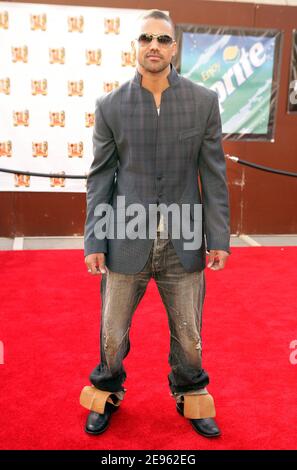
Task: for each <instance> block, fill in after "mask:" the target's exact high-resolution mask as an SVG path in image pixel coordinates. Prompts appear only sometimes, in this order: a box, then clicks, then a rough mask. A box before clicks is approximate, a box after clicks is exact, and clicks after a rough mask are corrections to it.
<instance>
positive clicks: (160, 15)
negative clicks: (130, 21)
mask: <svg viewBox="0 0 297 470" xmlns="http://www.w3.org/2000/svg"><path fill="white" fill-rule="evenodd" d="M149 18H154V19H155V20H164V21H167V23H169V24H170V26H171V28H172V32H173V35H174V36H175V25H174V23H173V21H172V19H171V18H170V16H169V15H167V14H166V13H164V12H163V11H161V10H149V11H146V12H145V13H142V15H140V17H139V18H138V19H139V20H140V21H143V20H147V19H149Z"/></svg>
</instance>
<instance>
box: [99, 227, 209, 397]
mask: <svg viewBox="0 0 297 470" xmlns="http://www.w3.org/2000/svg"><path fill="white" fill-rule="evenodd" d="M166 233H167V232H166ZM152 277H153V278H154V279H155V282H156V284H157V287H158V291H159V293H160V295H161V299H162V302H163V304H164V306H165V308H166V312H167V315H168V323H169V329H170V352H169V364H170V367H171V371H170V373H169V375H168V381H169V388H170V390H171V395H172V396H173V397H174V398H175V399H176V400H177V401H179V400H180V397H181V396H182V394H185V393H187V394H197V393H200V392H201V393H203V391H204V390H203V389H204V387H205V386H206V385H208V383H209V377H208V374H207V372H206V371H205V370H204V369H202V364H201V357H202V342H201V327H202V309H203V302H204V297H205V274H204V271H197V272H193V273H188V272H187V271H185V269H184V268H183V266H182V264H181V262H180V261H179V258H178V257H177V255H176V253H175V250H174V247H173V244H172V241H171V239H170V236H169V235H167V238H165V239H164V238H163V236H162V238H161V237H160V233H159V232H158V235H157V237H156V239H155V240H154V243H153V246H152V249H151V252H150V255H149V258H148V260H147V263H146V265H145V266H144V268H143V270H142V271H141V272H139V273H136V274H122V273H116V272H112V271H110V270H108V272H107V273H106V274H102V278H101V285H100V292H101V302H102V303H101V324H100V361H101V362H100V363H99V364H98V365H97V367H96V368H95V369H94V370H93V371H92V373H91V375H90V381H91V383H92V384H93V385H94V386H95V387H97V388H98V389H100V390H106V391H110V392H118V396H119V398H120V397H121V399H122V398H123V395H124V393H125V391H126V389H125V388H124V387H123V383H124V381H125V379H126V371H125V369H124V365H123V360H124V358H125V357H126V356H127V354H128V353H129V350H130V341H129V331H130V328H131V322H132V317H133V313H134V311H135V310H136V308H137V306H138V304H139V302H140V300H141V299H142V297H143V295H144V293H145V290H146V287H147V284H148V282H149V280H150V279H151V278H152ZM146 375H147V376H148V377H149V374H146ZM148 380H149V379H148Z"/></svg>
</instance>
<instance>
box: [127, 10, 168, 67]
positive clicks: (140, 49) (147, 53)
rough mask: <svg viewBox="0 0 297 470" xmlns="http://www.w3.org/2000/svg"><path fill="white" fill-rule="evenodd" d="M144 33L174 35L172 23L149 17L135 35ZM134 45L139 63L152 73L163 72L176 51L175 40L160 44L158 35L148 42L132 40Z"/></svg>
mask: <svg viewBox="0 0 297 470" xmlns="http://www.w3.org/2000/svg"><path fill="white" fill-rule="evenodd" d="M142 33H147V34H157V35H167V36H170V37H171V38H173V37H174V36H173V35H174V32H173V31H172V28H171V25H170V24H169V23H168V22H167V21H165V20H159V19H155V18H148V19H147V20H144V21H142V22H141V23H140V24H139V28H138V29H137V30H136V36H135V37H136V38H138V37H139V36H140V35H141V34H142ZM132 47H135V49H136V59H137V62H138V64H139V65H141V66H142V67H143V68H144V69H145V70H147V71H148V72H152V73H157V72H161V71H162V70H164V69H166V67H168V65H169V64H170V62H171V59H172V57H173V56H174V55H175V53H176V42H175V41H172V42H171V43H170V44H160V42H159V41H158V40H157V38H156V37H153V40H152V41H151V42H150V43H147V44H146V43H143V42H141V43H139V42H138V41H137V40H134V41H132Z"/></svg>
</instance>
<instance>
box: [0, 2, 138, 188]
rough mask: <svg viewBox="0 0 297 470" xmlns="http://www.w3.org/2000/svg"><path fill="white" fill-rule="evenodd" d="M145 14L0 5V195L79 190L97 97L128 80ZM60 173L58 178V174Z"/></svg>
mask: <svg viewBox="0 0 297 470" xmlns="http://www.w3.org/2000/svg"><path fill="white" fill-rule="evenodd" d="M144 11H145V10H129V9H116V8H112V9H111V8H93V7H72V6H63V5H62V6H61V5H43V4H24V3H10V2H9V3H6V2H0V167H1V168H7V169H8V168H11V169H16V170H19V171H30V172H39V173H52V174H58V177H53V178H44V177H36V176H27V175H21V174H9V173H2V172H0V191H75V192H84V191H85V190H86V180H84V179H81V180H72V179H67V178H63V174H70V175H84V174H87V172H88V170H89V167H90V165H91V162H92V158H93V156H92V131H93V123H94V109H95V101H96V98H97V97H98V96H100V95H102V94H103V93H106V92H109V91H111V90H113V89H114V88H116V87H118V86H120V85H121V84H122V83H123V82H125V81H126V80H129V79H130V78H132V77H133V75H134V74H135V67H136V60H135V57H134V54H133V51H132V49H131V40H132V39H133V38H134V37H133V23H134V22H135V20H136V19H137V17H139V15H140V14H141V13H142V12H144ZM60 174H61V177H60V176H59V175H60Z"/></svg>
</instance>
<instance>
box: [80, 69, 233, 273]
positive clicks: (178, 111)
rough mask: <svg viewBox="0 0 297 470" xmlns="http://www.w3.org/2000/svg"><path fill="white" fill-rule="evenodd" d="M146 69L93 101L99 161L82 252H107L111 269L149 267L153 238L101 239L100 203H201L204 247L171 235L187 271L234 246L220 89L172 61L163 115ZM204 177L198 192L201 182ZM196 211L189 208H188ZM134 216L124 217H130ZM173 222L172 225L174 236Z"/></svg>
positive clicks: (90, 183)
mask: <svg viewBox="0 0 297 470" xmlns="http://www.w3.org/2000/svg"><path fill="white" fill-rule="evenodd" d="M141 78H142V76H141V74H140V73H139V72H138V70H136V71H135V76H134V77H133V78H132V79H131V80H129V81H127V82H125V83H124V84H123V85H121V86H120V87H119V88H117V89H115V90H113V91H112V92H110V93H107V94H105V95H103V96H101V97H100V98H98V99H97V100H96V110H95V124H94V131H93V151H94V159H93V162H92V165H91V167H90V171H89V174H88V178H87V216H86V222H85V233H84V248H85V255H88V254H91V253H101V252H103V253H106V265H107V267H108V268H109V269H110V270H111V271H115V272H121V273H126V274H132V273H136V272H139V271H141V270H142V268H143V267H144V265H145V263H146V261H147V259H148V256H149V253H150V250H151V247H152V244H153V239H152V238H151V239H150V238H146V239H139V238H138V239H137V238H136V239H135V240H131V239H128V238H125V239H113V240H112V239H108V237H107V238H105V239H103V240H99V239H98V238H96V236H95V234H94V226H95V224H96V222H97V221H98V217H95V216H94V209H95V207H96V205H97V204H100V203H109V204H112V206H113V207H114V209H115V212H116V210H117V207H116V197H117V196H118V195H121V196H125V198H126V201H125V204H126V206H127V205H128V204H131V203H140V204H142V205H143V206H144V207H145V208H147V209H148V208H149V206H148V205H149V204H158V203H165V204H167V205H170V204H172V203H177V204H178V205H180V206H181V205H182V204H185V203H190V204H191V207H192V206H193V203H202V208H203V224H202V228H203V239H202V245H201V247H200V249H196V250H185V249H184V247H183V242H184V241H185V240H183V238H180V239H172V243H173V245H174V248H175V251H176V253H177V255H178V257H179V259H180V261H181V263H182V264H183V266H184V268H185V270H186V271H188V272H193V271H197V270H199V271H200V270H202V269H204V268H205V255H206V253H205V250H206V249H207V250H211V249H218V250H219V249H221V250H226V251H228V252H230V251H229V241H230V231H229V197H228V188H227V183H226V165H225V157H224V151H223V148H222V127H221V117H220V111H219V103H218V96H217V94H216V92H214V91H212V90H209V89H207V88H205V87H203V86H201V85H198V84H195V83H194V82H192V81H191V80H189V79H187V78H185V77H183V76H181V75H180V74H178V73H177V71H176V69H175V67H174V66H173V65H172V64H171V71H170V74H169V75H168V77H167V78H168V81H169V84H170V86H169V87H168V88H167V89H165V90H164V91H163V93H162V99H161V106H160V115H158V112H157V108H156V104H155V101H154V96H153V94H152V93H151V92H150V91H149V90H147V89H146V88H144V87H143V86H142V85H141ZM198 175H199V177H200V182H201V191H200V188H199V183H198ZM191 214H192V212H191ZM128 220H129V216H126V221H124V223H127V221H128ZM171 229H172V227H171V224H170V223H169V226H168V230H169V233H170V234H171Z"/></svg>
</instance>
